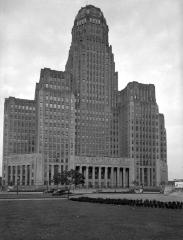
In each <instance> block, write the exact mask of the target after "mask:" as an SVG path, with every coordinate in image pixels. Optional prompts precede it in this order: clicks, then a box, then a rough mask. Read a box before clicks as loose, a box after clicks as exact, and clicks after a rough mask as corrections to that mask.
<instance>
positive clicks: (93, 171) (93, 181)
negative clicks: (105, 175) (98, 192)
mask: <svg viewBox="0 0 183 240" xmlns="http://www.w3.org/2000/svg"><path fill="white" fill-rule="evenodd" d="M92 185H93V188H95V167H92Z"/></svg>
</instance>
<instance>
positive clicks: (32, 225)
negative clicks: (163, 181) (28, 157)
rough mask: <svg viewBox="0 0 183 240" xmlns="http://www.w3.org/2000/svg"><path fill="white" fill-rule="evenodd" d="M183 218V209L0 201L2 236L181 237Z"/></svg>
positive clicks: (78, 239)
mask: <svg viewBox="0 0 183 240" xmlns="http://www.w3.org/2000/svg"><path fill="white" fill-rule="evenodd" d="M182 222H183V212H182V210H180V211H178V210H171V209H169V210H167V209H149V208H148V209H147V208H136V207H130V206H114V205H105V204H94V203H81V202H73V201H68V200H65V199H60V200H51V199H50V200H46V201H44V200H36V201H34V200H30V201H29V200H27V201H22V200H21V201H12V200H11V201H0V239H1V240H10V239H11V240H14V239H16V240H21V239H22V240H23V239H26V240H41V239H44V240H47V239H49V240H52V239H54V240H57V239H59V240H89V239H90V240H103V239H105V240H116V239H124V240H128V239H130V240H136V239H138V240H143V239H145V240H148V239H149V240H150V239H151V240H152V239H158V240H160V239H166V240H169V239H172V240H180V239H183V228H182Z"/></svg>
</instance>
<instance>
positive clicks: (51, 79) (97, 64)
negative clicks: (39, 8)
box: [3, 5, 167, 187]
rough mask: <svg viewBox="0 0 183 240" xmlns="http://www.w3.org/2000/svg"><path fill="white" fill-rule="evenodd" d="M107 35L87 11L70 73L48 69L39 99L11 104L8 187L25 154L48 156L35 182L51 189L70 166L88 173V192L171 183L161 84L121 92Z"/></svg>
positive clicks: (96, 15) (77, 30) (76, 34)
mask: <svg viewBox="0 0 183 240" xmlns="http://www.w3.org/2000/svg"><path fill="white" fill-rule="evenodd" d="M108 31H109V28H108V25H107V23H106V20H105V18H104V15H103V13H102V11H101V10H100V9H99V8H96V7H94V6H92V5H87V6H86V7H84V8H81V9H80V10H79V12H78V14H77V16H76V18H75V20H74V26H73V28H72V42H71V46H70V50H69V56H68V60H67V62H66V66H65V71H56V70H51V69H49V68H44V69H42V70H41V74H40V80H39V83H37V84H36V90H35V99H34V100H22V99H19V100H18V99H15V98H12V97H10V98H9V99H6V100H5V114H4V153H3V183H4V184H5V185H7V184H9V181H10V180H11V178H12V176H11V174H9V173H11V172H12V170H11V168H12V167H15V166H14V165H13V164H14V163H13V162H14V161H15V163H16V161H17V160H14V159H15V158H14V157H13V155H14V156H17V157H18V159H21V162H20V163H19V165H21V166H22V167H23V169H24V168H26V169H27V167H24V166H27V163H29V161H30V159H29V157H28V155H27V157H25V158H24V157H23V156H24V154H25V153H29V154H31V153H35V154H38V155H39V156H41V159H42V160H41V161H42V165H39V166H40V167H39V174H38V175H36V174H37V173H38V171H37V172H36V173H35V176H37V178H35V180H34V182H33V183H34V184H35V185H36V184H38V183H39V184H40V183H42V184H44V185H52V184H53V181H52V180H53V176H54V175H55V174H56V173H57V172H61V171H63V170H68V169H76V170H78V171H80V172H82V173H83V174H84V175H85V180H86V181H85V186H86V187H129V186H130V185H132V183H133V181H134V180H135V181H137V182H138V183H139V184H143V185H145V186H157V185H159V184H160V182H161V181H165V182H166V181H167V163H166V158H167V156H166V130H165V126H164V117H163V115H162V114H159V111H158V105H157V103H156V99H155V87H154V85H152V84H149V85H148V84H140V83H137V82H132V83H129V84H128V85H127V87H126V88H125V89H124V90H122V91H120V92H119V91H118V73H117V72H116V70H115V62H114V55H113V53H112V47H111V45H109V41H108ZM17 126H19V127H17ZM19 146H21V147H20V148H19ZM12 154H13V155H12ZM20 154H22V157H21V155H20ZM35 156H36V155H35ZM8 158H10V159H11V163H9V162H8V161H9V160H8ZM35 164H37V163H36V161H35ZM28 165H29V164H28ZM35 166H37V165H35ZM8 169H10V171H9V170H8ZM13 169H14V168H13ZM7 171H9V173H8V172H7ZM13 171H14V170H13ZM40 176H41V177H42V178H40ZM13 178H14V177H13ZM36 179H39V180H36ZM31 181H32V180H31ZM13 182H14V183H16V180H15V181H14V180H13ZM25 182H27V181H25Z"/></svg>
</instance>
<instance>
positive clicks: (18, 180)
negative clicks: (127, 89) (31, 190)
mask: <svg viewBox="0 0 183 240" xmlns="http://www.w3.org/2000/svg"><path fill="white" fill-rule="evenodd" d="M19 184H20V176H18V178H17V195H18V185H19Z"/></svg>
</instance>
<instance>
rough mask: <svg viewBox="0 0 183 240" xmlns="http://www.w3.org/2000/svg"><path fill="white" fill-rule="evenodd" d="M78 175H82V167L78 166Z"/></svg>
mask: <svg viewBox="0 0 183 240" xmlns="http://www.w3.org/2000/svg"><path fill="white" fill-rule="evenodd" d="M79 173H81V174H82V166H81V165H80V166H79Z"/></svg>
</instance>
